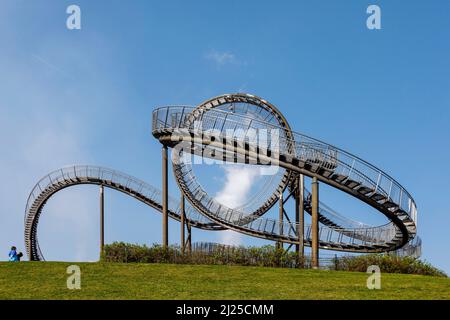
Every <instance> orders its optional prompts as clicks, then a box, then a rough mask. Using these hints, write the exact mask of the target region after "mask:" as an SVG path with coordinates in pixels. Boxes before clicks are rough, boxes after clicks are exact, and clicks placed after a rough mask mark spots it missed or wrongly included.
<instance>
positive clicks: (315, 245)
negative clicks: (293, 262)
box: [311, 178, 319, 269]
mask: <svg viewBox="0 0 450 320" xmlns="http://www.w3.org/2000/svg"><path fill="white" fill-rule="evenodd" d="M311 192H312V198H311V201H312V204H311V205H312V223H311V234H312V244H311V259H312V267H313V269H318V268H319V182H318V181H317V178H313V179H312V186H311Z"/></svg>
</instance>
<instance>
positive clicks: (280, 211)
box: [277, 192, 284, 249]
mask: <svg viewBox="0 0 450 320" xmlns="http://www.w3.org/2000/svg"><path fill="white" fill-rule="evenodd" d="M279 204H280V206H279V218H278V223H279V225H278V230H279V232H280V236H281V235H283V218H284V213H283V210H284V208H283V192H282V193H281V194H280V199H279ZM277 247H278V249H283V242H282V241H278V242H277Z"/></svg>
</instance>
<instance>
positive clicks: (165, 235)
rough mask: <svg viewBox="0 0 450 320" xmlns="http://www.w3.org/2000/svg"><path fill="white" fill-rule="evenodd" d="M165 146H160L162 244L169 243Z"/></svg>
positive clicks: (164, 246) (164, 245)
mask: <svg viewBox="0 0 450 320" xmlns="http://www.w3.org/2000/svg"><path fill="white" fill-rule="evenodd" d="M167 165H168V163H167V146H166V145H163V147H162V246H163V248H167V246H168V245H169V215H168V204H169V201H168V185H167V179H168V174H167Z"/></svg>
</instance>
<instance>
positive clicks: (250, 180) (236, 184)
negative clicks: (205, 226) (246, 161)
mask: <svg viewBox="0 0 450 320" xmlns="http://www.w3.org/2000/svg"><path fill="white" fill-rule="evenodd" d="M223 169H224V170H225V185H224V186H223V188H222V190H220V191H219V192H217V194H216V196H215V200H216V201H218V202H220V203H221V204H223V205H225V206H227V207H229V208H232V209H234V208H237V207H240V206H242V205H243V204H245V202H246V201H247V200H248V198H249V196H250V191H251V188H252V186H253V185H254V183H255V181H257V179H258V178H259V177H260V175H261V171H260V168H259V167H257V166H249V165H246V166H245V165H233V164H228V165H224V166H223ZM220 242H221V243H224V244H229V245H240V244H242V235H241V234H240V233H238V232H234V231H231V230H226V231H221V232H220Z"/></svg>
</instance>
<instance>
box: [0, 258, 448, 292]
mask: <svg viewBox="0 0 450 320" xmlns="http://www.w3.org/2000/svg"><path fill="white" fill-rule="evenodd" d="M71 264H72V263H63V262H20V263H8V262H2V263H0V299H450V279H449V278H442V277H431V276H418V275H403V274H382V276H381V286H382V288H381V290H368V289H367V287H366V281H367V277H368V275H367V274H366V273H358V272H341V271H320V270H294V269H281V268H280V269H278V268H259V267H239V266H205V265H202V266H193V265H172V264H118V263H73V264H76V265H78V266H80V268H81V290H68V289H67V287H66V280H67V277H68V275H67V273H66V268H67V266H69V265H71Z"/></svg>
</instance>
